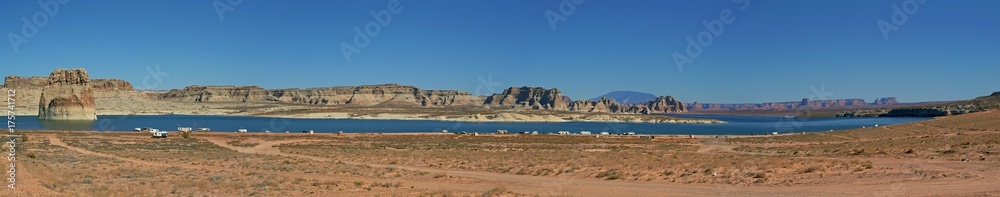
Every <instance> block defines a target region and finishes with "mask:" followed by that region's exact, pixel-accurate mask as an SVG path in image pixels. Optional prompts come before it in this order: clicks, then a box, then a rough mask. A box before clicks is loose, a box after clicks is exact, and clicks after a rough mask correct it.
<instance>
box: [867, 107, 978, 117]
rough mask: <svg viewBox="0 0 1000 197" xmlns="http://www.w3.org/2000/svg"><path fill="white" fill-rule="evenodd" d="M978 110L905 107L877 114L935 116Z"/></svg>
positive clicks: (886, 115)
mask: <svg viewBox="0 0 1000 197" xmlns="http://www.w3.org/2000/svg"><path fill="white" fill-rule="evenodd" d="M978 111H981V110H977V109H969V108H955V107H933V108H906V109H893V110H890V111H889V112H888V113H885V114H882V115H879V117H937V116H950V115H960V114H967V113H972V112H978Z"/></svg>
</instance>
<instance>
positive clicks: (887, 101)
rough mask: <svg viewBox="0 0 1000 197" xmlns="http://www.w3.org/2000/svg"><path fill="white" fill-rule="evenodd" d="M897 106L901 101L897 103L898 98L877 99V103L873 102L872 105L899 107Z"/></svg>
mask: <svg viewBox="0 0 1000 197" xmlns="http://www.w3.org/2000/svg"><path fill="white" fill-rule="evenodd" d="M897 104H899V101H896V97H889V98H879V99H875V102H872V105H876V106H888V105H897Z"/></svg>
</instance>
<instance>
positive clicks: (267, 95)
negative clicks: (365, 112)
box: [159, 84, 483, 106]
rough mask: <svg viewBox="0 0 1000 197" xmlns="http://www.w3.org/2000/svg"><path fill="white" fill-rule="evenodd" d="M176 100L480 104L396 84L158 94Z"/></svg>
mask: <svg viewBox="0 0 1000 197" xmlns="http://www.w3.org/2000/svg"><path fill="white" fill-rule="evenodd" d="M159 98H160V99H163V100H170V101H178V102H282V103H296V104H311V105H344V104H350V105H365V106H369V105H377V104H383V103H389V104H408V105H419V106H451V105H480V104H482V103H483V98H480V97H478V96H474V95H472V94H469V93H467V92H461V91H454V90H421V89H420V88H417V87H414V86H404V85H398V84H384V85H364V86H345V87H327V88H309V89H297V88H295V89H273V90H265V89H264V88H261V87H258V86H240V87H237V86H189V87H185V88H184V89H180V90H178V89H174V90H170V91H168V92H167V93H163V94H161V95H160V96H159Z"/></svg>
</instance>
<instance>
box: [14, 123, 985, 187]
mask: <svg viewBox="0 0 1000 197" xmlns="http://www.w3.org/2000/svg"><path fill="white" fill-rule="evenodd" d="M996 120H1000V112H998V111H989V112H982V113H974V114H968V115H961V116H953V117H945V118H938V119H934V120H929V121H922V122H917V123H910V124H903V125H893V126H888V127H877V128H866V129H856V130H848V131H834V132H821V133H810V134H793V135H780V136H756V137H750V136H719V137H717V136H693V138H692V137H689V136H677V137H672V136H658V137H657V138H656V139H652V140H650V139H639V138H635V137H605V138H594V137H583V136H550V135H538V136H532V135H481V136H468V135H464V136H463V135H454V134H395V135H378V134H342V135H338V134H317V135H308V134H279V133H273V134H238V133H192V134H191V138H182V137H180V136H182V135H180V134H171V138H168V139H152V138H149V137H148V135H146V134H141V133H122V132H117V133H116V132H105V133H102V132H80V131H28V132H26V133H27V135H25V136H28V138H27V140H25V141H24V142H22V144H21V145H19V148H20V150H18V160H17V162H18V165H19V166H20V167H19V172H18V173H19V174H18V178H19V179H18V183H19V185H18V189H14V190H8V192H4V193H0V196H66V195H72V196H135V195H140V194H143V195H151V196H257V195H264V196H536V195H537V196H996V195H1000V187H998V186H1000V185H998V184H997V183H1000V121H996ZM553 169H554V170H553ZM137 182H138V183H139V184H136V183H137Z"/></svg>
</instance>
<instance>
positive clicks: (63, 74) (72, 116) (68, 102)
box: [32, 68, 97, 120]
mask: <svg viewBox="0 0 1000 197" xmlns="http://www.w3.org/2000/svg"><path fill="white" fill-rule="evenodd" d="M32 85H34V84H32ZM42 88H43V90H42V92H41V95H40V97H39V99H38V119H49V120H96V119H97V112H96V109H97V106H96V103H95V100H94V92H93V90H92V88H91V87H90V76H89V74H87V71H86V70H84V69H82V68H80V69H70V70H63V69H58V70H55V71H53V72H52V74H50V75H49V77H48V82H47V83H46V84H45V85H44V86H42Z"/></svg>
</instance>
